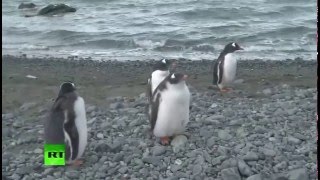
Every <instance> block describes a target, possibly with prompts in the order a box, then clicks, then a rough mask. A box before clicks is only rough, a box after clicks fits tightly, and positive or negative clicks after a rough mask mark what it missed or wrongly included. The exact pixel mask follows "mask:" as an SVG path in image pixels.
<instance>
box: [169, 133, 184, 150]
mask: <svg viewBox="0 0 320 180" xmlns="http://www.w3.org/2000/svg"><path fill="white" fill-rule="evenodd" d="M187 141H188V139H187V137H186V136H184V135H178V136H176V137H175V138H174V139H173V140H172V141H171V146H172V148H173V152H179V150H180V149H182V148H183V147H184V146H185V144H186V142H187Z"/></svg>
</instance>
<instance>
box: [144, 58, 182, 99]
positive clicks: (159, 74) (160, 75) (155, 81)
mask: <svg viewBox="0 0 320 180" xmlns="http://www.w3.org/2000/svg"><path fill="white" fill-rule="evenodd" d="M170 65H172V68H175V67H176V63H175V62H172V61H170V60H167V59H162V60H160V61H157V62H156V64H155V65H154V66H153V70H152V73H151V77H149V78H148V87H147V96H148V99H149V100H150V99H151V97H152V93H153V92H154V90H155V89H156V88H157V87H158V85H159V84H160V83H161V82H162V81H163V80H164V79H165V78H166V77H167V76H168V75H169V74H170V71H169V69H170Z"/></svg>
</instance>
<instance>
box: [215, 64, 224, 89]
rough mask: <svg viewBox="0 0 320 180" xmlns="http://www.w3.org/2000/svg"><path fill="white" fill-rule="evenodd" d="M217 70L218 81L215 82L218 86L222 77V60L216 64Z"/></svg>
mask: <svg viewBox="0 0 320 180" xmlns="http://www.w3.org/2000/svg"><path fill="white" fill-rule="evenodd" d="M217 66H218V67H217V70H218V73H217V75H218V80H217V84H220V83H221V82H222V76H223V66H224V60H221V61H219V62H218V65H217Z"/></svg>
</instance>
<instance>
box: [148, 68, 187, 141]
mask: <svg viewBox="0 0 320 180" xmlns="http://www.w3.org/2000/svg"><path fill="white" fill-rule="evenodd" d="M186 79H187V75H184V74H179V73H171V74H169V76H167V77H166V78H165V79H164V80H163V81H162V82H161V83H160V84H159V86H158V87H157V88H156V90H155V91H154V93H153V95H152V102H151V130H152V132H153V134H154V135H155V136H156V137H160V139H161V143H162V144H163V145H166V144H169V137H171V136H174V135H177V134H181V133H183V132H184V130H185V127H186V125H187V123H188V122H189V106H190V96H191V95H190V92H189V88H188V86H187V84H186Z"/></svg>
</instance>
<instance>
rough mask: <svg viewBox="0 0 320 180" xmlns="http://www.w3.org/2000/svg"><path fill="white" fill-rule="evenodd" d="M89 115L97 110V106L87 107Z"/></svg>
mask: <svg viewBox="0 0 320 180" xmlns="http://www.w3.org/2000/svg"><path fill="white" fill-rule="evenodd" d="M86 109H87V113H91V112H92V111H94V110H96V106H87V107H86Z"/></svg>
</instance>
